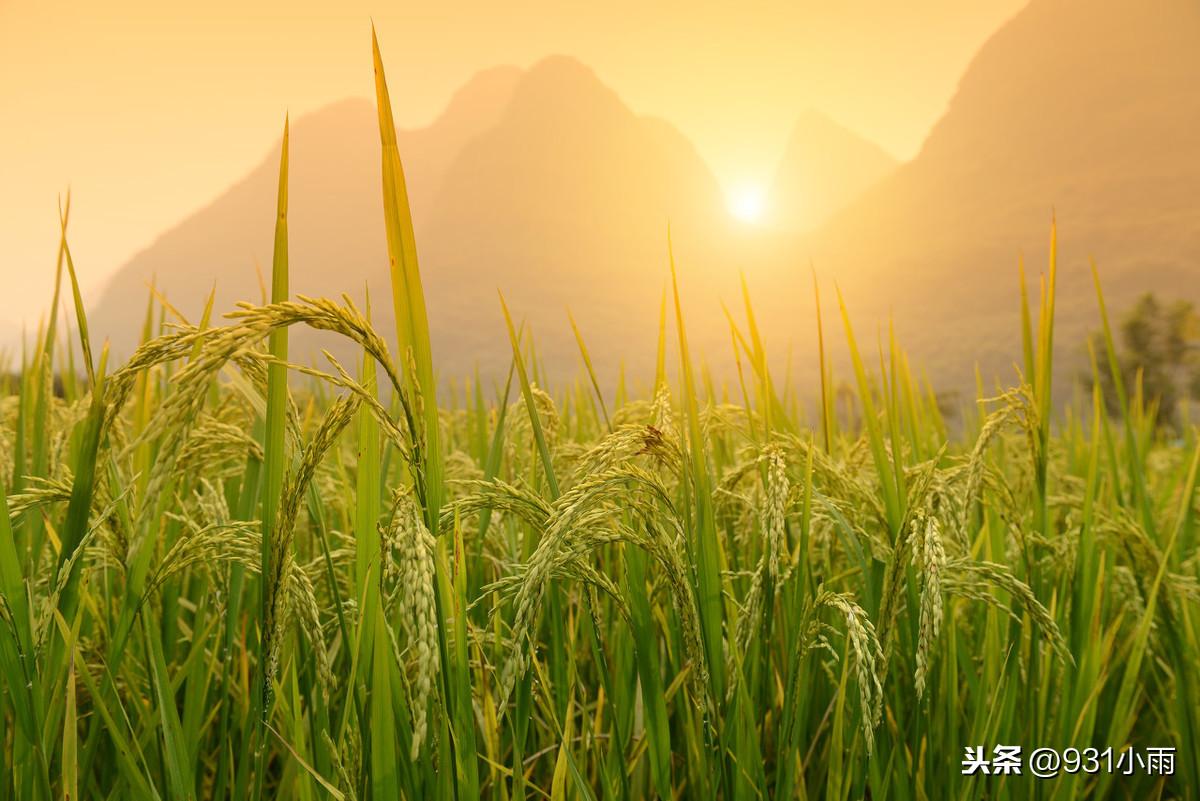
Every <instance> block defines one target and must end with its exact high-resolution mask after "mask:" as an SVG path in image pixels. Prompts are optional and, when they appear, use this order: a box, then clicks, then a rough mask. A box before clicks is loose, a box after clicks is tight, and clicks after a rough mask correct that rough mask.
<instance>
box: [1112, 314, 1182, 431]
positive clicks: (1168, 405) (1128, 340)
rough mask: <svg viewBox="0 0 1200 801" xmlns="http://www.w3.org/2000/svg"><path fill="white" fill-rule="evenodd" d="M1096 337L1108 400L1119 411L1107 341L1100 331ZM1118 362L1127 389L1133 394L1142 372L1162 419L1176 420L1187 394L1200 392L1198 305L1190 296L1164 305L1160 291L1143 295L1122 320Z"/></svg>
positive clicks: (1146, 393) (1166, 422) (1163, 422)
mask: <svg viewBox="0 0 1200 801" xmlns="http://www.w3.org/2000/svg"><path fill="white" fill-rule="evenodd" d="M1093 342H1094V344H1095V346H1096V356H1097V358H1098V359H1100V385H1101V390H1102V392H1103V395H1104V399H1105V403H1106V404H1107V406H1108V408H1109V410H1110V411H1112V412H1117V411H1118V408H1117V407H1118V400H1117V393H1116V389H1115V387H1113V379H1112V372H1111V371H1110V370H1109V369H1108V368H1107V364H1106V362H1107V357H1106V356H1105V351H1104V342H1103V340H1102V339H1100V338H1099V337H1094V339H1093ZM1117 363H1118V366H1119V369H1120V372H1121V380H1122V381H1123V382H1124V384H1125V388H1126V391H1127V392H1129V393H1130V395H1131V396H1132V393H1133V391H1134V387H1135V386H1136V382H1137V378H1138V374H1139V373H1140V374H1141V382H1142V393H1143V395H1144V397H1145V399H1146V402H1147V404H1149V403H1151V402H1154V403H1157V405H1158V406H1157V416H1158V423H1159V424H1160V425H1170V424H1173V423H1174V422H1175V418H1176V413H1177V411H1178V408H1179V403H1180V401H1181V400H1184V399H1197V398H1200V316H1198V315H1197V313H1196V309H1195V307H1194V306H1193V305H1192V304H1191V303H1189V302H1188V301H1184V300H1178V301H1175V302H1174V303H1172V304H1170V305H1169V306H1164V305H1163V304H1162V303H1161V302H1160V301H1159V300H1158V298H1156V297H1155V296H1154V294H1152V293H1146V294H1145V295H1142V297H1141V298H1139V299H1138V301H1137V303H1135V304H1134V306H1133V308H1132V309H1130V310H1129V312H1128V313H1127V314H1126V315H1125V318H1124V319H1123V320H1122V321H1121V325H1120V342H1119V344H1118V345H1117Z"/></svg>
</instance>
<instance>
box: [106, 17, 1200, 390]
mask: <svg viewBox="0 0 1200 801" xmlns="http://www.w3.org/2000/svg"><path fill="white" fill-rule="evenodd" d="M1197 41H1200V9H1198V8H1197V7H1196V6H1195V5H1193V4H1191V3H1187V2H1183V0H1148V2H1146V3H1134V2H1128V0H1100V1H1099V2H1084V0H1032V2H1031V3H1030V4H1029V5H1028V6H1027V7H1026V8H1025V9H1023V10H1022V11H1021V12H1020V13H1018V14H1017V15H1016V16H1015V17H1013V18H1012V19H1011V20H1010V21H1009V22H1008V23H1006V24H1005V25H1004V26H1002V27H1001V28H1000V29H999V30H998V31H997V32H996V33H995V34H994V35H993V36H992V37H991V38H990V39H989V40H988V41H987V42H986V43H985V44H984V45H983V46H982V47H981V49H980V50H979V52H978V53H977V55H976V57H975V58H974V59H973V60H972V62H971V63H970V65H969V66H968V68H967V70H966V72H965V73H964V75H963V77H962V79H961V81H960V83H959V87H958V90H957V92H956V93H955V95H954V97H953V98H952V99H951V101H950V103H949V104H948V106H947V109H946V112H945V114H944V115H943V116H942V118H941V119H940V120H939V121H938V122H937V124H936V125H935V126H934V127H933V129H932V130H931V133H930V135H929V137H928V138H927V140H926V142H925V143H924V144H923V146H922V148H921V149H920V151H919V153H918V154H917V156H916V157H915V158H914V159H912V160H911V161H909V162H907V163H905V164H901V165H896V164H895V162H894V160H893V159H892V158H891V157H890V156H889V155H888V154H887V153H886V152H884V151H883V150H882V149H880V148H878V147H877V146H875V145H874V144H872V143H870V142H869V141H866V140H864V139H863V138H862V137H859V136H857V135H855V134H853V133H852V132H849V131H847V130H846V129H845V128H843V127H842V126H840V125H838V124H837V123H836V122H833V121H831V120H828V119H827V118H825V117H824V116H823V115H821V114H820V113H818V112H806V113H804V114H801V115H799V117H798V120H797V124H796V127H795V130H794V132H793V135H792V137H791V138H790V140H789V144H788V146H787V148H786V149H785V153H784V154H783V155H782V157H781V160H780V165H779V169H778V172H777V176H776V179H775V181H774V183H773V184H772V186H771V189H770V198H771V200H770V204H771V208H772V211H771V217H770V219H769V220H767V221H766V224H765V225H763V226H762V227H759V228H749V227H746V226H742V225H738V224H734V223H733V222H732V221H731V220H730V218H729V215H728V212H727V211H726V209H725V202H724V198H723V194H722V192H721V188H720V187H719V185H718V184H717V182H716V180H715V178H714V177H713V175H712V173H711V171H710V170H709V169H708V167H707V165H706V164H705V163H704V161H703V160H702V159H701V158H700V156H699V155H698V154H697V152H696V151H695V148H694V147H693V146H692V145H691V143H690V142H689V141H688V140H687V139H686V137H684V136H683V135H682V134H681V133H680V132H679V131H678V130H676V129H675V128H674V127H672V126H671V125H670V124H668V123H666V122H664V121H662V120H659V119H656V118H653V117H647V116H642V115H638V114H635V113H633V112H632V111H630V110H629V109H628V107H627V106H625V104H624V103H623V102H622V101H621V99H620V98H619V97H618V96H617V95H616V93H614V92H613V91H612V90H611V89H610V88H608V87H607V86H605V85H604V84H603V83H602V82H601V81H600V80H599V79H598V78H597V76H596V75H595V74H594V73H593V72H592V71H591V70H590V69H589V68H587V67H586V66H585V65H583V64H581V63H580V62H578V61H577V60H575V59H572V58H569V57H564V56H553V57H550V58H547V59H544V60H543V61H541V62H538V63H537V64H535V65H533V66H532V67H530V68H528V69H525V70H520V69H516V68H498V69H496V70H488V71H485V72H483V73H480V75H478V76H476V78H475V79H473V80H472V81H471V82H469V83H468V84H467V85H466V86H464V88H463V89H462V90H460V91H459V92H458V93H456V95H455V97H454V99H453V100H452V101H451V103H450V104H449V106H448V107H447V110H446V112H445V113H443V114H442V115H441V116H440V117H439V118H438V119H437V120H435V122H434V123H432V124H431V125H429V126H427V127H425V128H422V129H419V130H410V131H404V132H401V134H400V150H401V158H402V159H403V161H404V167H405V171H406V177H407V181H408V188H409V194H410V198H411V205H412V208H413V215H414V225H415V228H416V235H417V242H418V250H419V255H420V259H421V271H422V278H423V281H424V284H425V289H426V294H427V296H428V297H427V300H428V307H429V311H430V321H431V328H432V336H433V344H434V351H435V360H436V362H437V364H438V366H439V370H440V371H441V372H442V373H443V375H444V376H446V377H452V376H461V375H464V374H466V373H467V372H469V371H470V370H471V369H472V368H473V367H474V365H476V364H479V365H481V366H482V367H483V368H484V370H485V372H489V373H491V374H493V375H494V374H496V373H503V371H504V370H505V369H506V367H507V364H508V359H509V355H510V354H509V348H508V343H507V339H506V336H505V335H504V331H503V323H502V318H501V317H500V313H499V301H498V298H497V296H496V290H497V288H499V289H501V290H503V292H504V293H505V298H506V300H507V301H508V303H509V306H510V308H512V310H513V312H514V315H516V316H517V317H519V318H521V319H524V320H525V321H526V322H527V323H528V324H529V325H530V327H531V328H532V330H533V332H534V335H535V337H536V341H537V348H538V354H539V357H540V358H541V359H542V360H543V362H544V363H545V366H546V367H547V369H548V373H549V374H550V375H552V376H557V377H559V378H567V377H570V376H571V375H574V374H575V373H576V371H577V369H578V363H579V360H578V355H577V351H576V345H575V342H574V339H573V337H572V335H571V332H570V328H569V326H568V324H567V322H566V311H567V309H568V308H569V309H570V310H571V312H572V313H573V314H574V316H575V317H576V319H577V320H578V322H579V323H580V327H581V329H582V330H583V333H584V335H585V336H586V337H587V338H588V342H589V347H590V350H591V353H592V356H593V358H594V359H595V360H596V361H597V368H598V369H599V370H600V371H601V373H602V375H603V376H604V377H605V378H606V379H608V378H611V376H613V375H615V370H616V369H617V367H618V364H619V363H620V362H619V361H618V360H622V359H623V360H624V362H623V363H624V364H626V365H627V366H629V367H630V368H632V369H635V370H637V369H643V370H644V369H647V368H649V367H650V366H652V364H653V355H654V354H653V342H654V337H655V333H656V331H657V318H658V311H659V303H660V300H661V298H662V293H663V290H664V284H665V281H666V279H667V276H668V273H667V264H668V258H667V228H668V224H669V225H670V230H671V238H672V241H673V244H674V252H675V257H676V263H677V265H678V266H679V270H680V280H681V286H682V289H683V292H684V301H685V308H686V312H687V317H688V325H689V337H690V338H692V339H693V344H694V346H696V348H697V350H699V351H701V352H703V353H705V354H706V357H707V358H708V359H709V360H710V364H712V365H715V367H714V369H715V371H716V372H720V368H721V366H722V365H725V366H728V364H729V360H730V359H731V356H730V354H729V353H728V352H729V349H730V348H729V341H730V339H729V329H728V323H727V322H726V321H725V317H724V313H723V311H722V307H721V301H722V300H723V301H725V302H726V303H728V304H729V305H730V306H731V307H739V306H740V297H739V289H738V286H737V283H738V273H739V271H744V273H745V275H746V277H747V280H748V283H749V286H750V289H751V292H752V294H753V297H754V301H755V305H756V312H757V314H758V317H759V324H760V327H761V328H762V330H763V333H764V335H765V336H766V337H767V340H768V346H769V349H770V350H771V351H772V352H773V353H774V354H777V355H776V358H783V356H781V355H778V354H786V353H787V352H788V351H789V349H791V351H792V352H794V354H795V357H794V361H795V362H796V365H795V367H796V369H795V370H794V372H793V375H794V377H795V378H797V380H799V381H800V382H801V384H802V385H806V382H809V380H810V379H811V378H812V377H813V376H815V369H813V368H812V365H811V364H810V363H811V362H814V361H815V359H813V358H811V356H812V354H814V353H815V347H816V346H815V326H814V315H813V301H812V283H811V282H812V273H811V272H810V266H811V267H813V268H815V270H816V273H817V275H818V277H819V278H820V279H821V281H822V284H823V286H825V287H826V291H827V293H828V294H827V297H826V303H828V302H829V300H828V295H832V291H831V290H832V286H831V284H832V282H833V281H836V282H837V284H838V286H839V287H840V289H841V291H842V293H843V295H844V297H845V298H846V301H847V303H848V305H849V307H850V310H851V312H852V315H853V317H854V319H855V321H856V322H857V323H858V324H859V325H860V327H862V328H863V331H862V332H860V333H861V334H863V336H864V338H865V339H866V341H872V340H873V339H874V337H873V334H874V331H875V330H876V326H877V325H882V324H885V323H886V321H887V320H889V319H890V320H894V322H895V325H896V329H897V333H898V335H899V338H900V341H901V343H902V344H903V345H905V346H906V347H907V349H908V350H909V351H910V353H911V354H912V357H913V360H914V362H915V363H916V364H918V365H925V366H927V367H928V368H929V375H930V377H931V378H932V379H933V380H934V382H935V383H936V384H939V385H948V386H956V387H962V388H969V387H971V386H973V378H974V370H975V366H976V365H977V364H978V365H979V366H980V368H981V370H982V372H983V374H984V376H985V377H986V378H988V380H989V381H990V378H991V377H992V376H998V377H1000V378H1001V379H1002V380H1004V381H1011V380H1012V379H1013V377H1014V376H1013V373H1012V366H1013V364H1014V363H1015V362H1016V361H1017V360H1018V359H1017V356H1018V354H1019V343H1018V338H1019V327H1018V324H1019V317H1018V315H1019V305H1018V299H1017V287H1018V280H1017V276H1018V273H1017V263H1018V259H1019V258H1020V257H1022V255H1023V256H1024V261H1025V266H1026V272H1027V274H1028V275H1029V279H1030V291H1031V294H1032V295H1033V297H1034V298H1035V299H1036V296H1037V291H1038V290H1037V274H1038V272H1040V271H1042V270H1044V269H1045V264H1046V261H1047V245H1048V241H1049V229H1050V221H1051V215H1052V212H1056V213H1057V219H1058V223H1059V246H1060V250H1059V276H1060V285H1059V302H1058V324H1059V327H1060V333H1059V336H1058V337H1057V342H1058V343H1059V344H1060V347H1062V348H1064V349H1067V348H1071V347H1078V345H1079V343H1080V342H1081V341H1082V338H1083V336H1084V334H1085V333H1086V332H1087V331H1088V330H1090V329H1092V328H1094V327H1095V326H1096V324H1097V318H1096V310H1095V296H1094V292H1093V291H1092V289H1091V286H1090V278H1089V274H1088V257H1089V256H1092V255H1094V256H1095V257H1096V259H1097V262H1098V265H1099V270H1100V274H1101V277H1102V280H1103V282H1104V286H1105V290H1106V293H1107V295H1108V300H1109V305H1110V308H1111V309H1113V310H1114V311H1119V310H1120V309H1122V308H1124V307H1126V306H1127V305H1129V304H1130V303H1131V302H1132V299H1133V298H1134V297H1135V296H1136V295H1137V294H1138V293H1140V292H1142V291H1144V290H1152V289H1157V290H1159V291H1160V292H1161V293H1162V294H1163V295H1165V296H1180V295H1183V296H1188V297H1193V296H1195V295H1196V294H1197V293H1196V292H1195V290H1193V289H1192V288H1191V287H1193V286H1195V282H1194V280H1191V279H1194V277H1195V276H1196V275H1197V271H1198V268H1200V201H1197V199H1196V192H1195V187H1196V186H1197V185H1200V139H1198V138H1197V137H1196V136H1195V135H1194V134H1195V131H1196V130H1197V129H1198V124H1200V49H1197V48H1194V47H1192V46H1191V45H1192V43H1194V42H1197ZM1065 42H1069V43H1070V46H1069V47H1067V46H1064V43H1065ZM378 148H379V145H378V133H377V121H376V118H375V111H374V108H373V105H372V104H371V103H369V102H367V101H358V100H351V101H345V102H343V103H338V104H335V105H333V106H330V107H328V108H326V109H323V110H321V111H319V112H316V113H314V114H312V115H306V116H304V117H301V118H299V119H297V120H296V121H295V122H294V124H293V127H292V154H291V159H290V162H291V177H290V183H291V214H290V220H289V230H290V234H291V248H290V250H291V264H292V281H291V285H292V291H293V294H299V293H304V294H313V295H325V296H331V297H337V296H339V295H340V294H341V293H342V292H349V293H350V294H351V295H352V296H354V297H355V298H356V300H358V299H360V298H361V297H362V292H363V287H364V286H367V285H369V286H370V288H371V292H372V297H373V298H374V299H375V302H374V304H373V308H374V309H375V312H376V323H377V325H379V326H380V327H381V328H382V329H385V330H387V331H390V330H391V328H390V326H391V321H390V313H391V312H390V309H391V304H390V302H385V301H386V299H387V298H388V297H389V295H390V288H389V284H388V279H387V273H386V249H385V243H384V235H383V224H382V213H381V208H380V207H381V203H380V184H379V181H380V179H379V150H378ZM277 169H278V153H277V150H276V151H275V152H273V153H271V154H269V155H268V157H267V158H266V159H265V160H264V162H263V164H262V165H260V167H259V168H257V169H256V170H254V171H252V172H251V173H250V174H249V175H248V176H246V177H245V178H244V179H242V180H241V181H239V182H238V183H236V184H235V185H233V186H232V187H231V188H230V189H229V190H228V191H227V192H226V193H225V194H224V195H222V196H221V197H220V198H218V199H217V200H216V201H214V202H213V203H212V204H210V205H209V206H208V207H206V208H204V209H202V210H200V211H199V212H197V213H196V214H194V215H192V216H191V217H189V218H188V219H186V220H184V221H183V222H182V223H181V224H180V225H179V226H177V227H176V228H174V229H172V230H170V231H168V232H166V233H164V234H163V236H162V237H160V238H159V239H158V240H157V241H156V242H155V243H154V244H153V245H152V246H151V247H150V248H148V249H147V250H146V251H144V252H143V253H141V254H139V255H138V256H137V257H136V258H135V259H133V260H132V261H131V262H130V263H129V264H127V265H126V266H125V267H124V268H122V270H121V271H120V272H119V273H118V274H117V276H116V277H114V279H113V280H112V282H111V283H110V285H109V288H108V290H107V291H106V293H105V295H104V297H103V298H102V300H101V301H100V303H99V304H98V305H97V306H96V307H95V308H94V309H93V313H92V314H93V316H92V327H93V330H95V331H106V332H108V333H110V334H112V335H114V340H115V342H117V343H118V348H117V350H118V352H122V351H124V352H125V353H128V350H129V349H131V348H132V345H133V343H134V341H135V340H134V339H133V336H134V335H135V333H136V329H137V328H138V327H139V326H138V325H136V324H132V325H131V324H130V321H131V320H133V319H136V320H139V321H140V319H141V315H140V312H139V313H138V314H131V313H130V309H143V308H144V304H145V289H144V285H145V283H147V282H148V281H149V279H150V277H151V275H155V276H156V280H157V283H158V286H159V287H160V288H161V289H162V290H163V291H164V292H165V294H166V295H167V297H168V298H169V299H171V300H172V301H173V302H176V303H177V305H181V307H182V308H185V309H190V310H191V313H193V314H195V313H197V312H198V310H199V306H200V304H201V303H202V300H203V298H204V297H205V295H206V294H207V292H208V289H209V287H210V286H211V285H212V282H213V281H214V280H217V286H218V301H217V307H218V308H219V309H227V308H229V307H230V306H231V305H232V303H233V301H234V300H241V299H247V298H249V299H257V298H258V297H259V289H258V279H257V277H256V275H255V271H254V263H255V260H257V261H258V263H260V264H262V265H269V264H270V249H271V234H272V219H273V210H274V197H275V181H276V178H277ZM822 220H824V222H821V221H822ZM814 226H815V227H814ZM264 269H266V268H265V267H264ZM183 301H186V303H187V304H190V307H189V306H185V305H184V304H183V303H182V302H183ZM827 311H831V310H827ZM834 317H835V315H832V314H827V319H832V318H834ZM830 333H831V332H827V341H828V342H832V343H834V344H833V349H834V350H835V351H837V350H839V349H840V346H839V345H838V344H837V343H840V342H841V341H842V340H841V337H840V336H836V332H832V333H833V334H834V335H832V336H830V335H828V334H830ZM293 341H294V342H296V343H298V344H297V345H295V346H294V347H293V353H294V354H296V353H299V352H303V351H304V349H305V348H306V347H308V346H307V345H306V344H305V343H306V341H307V340H305V335H304V334H303V333H302V332H300V331H298V330H294V337H293ZM121 345H124V347H123V348H122V347H120V346H121ZM834 355H835V358H836V357H837V354H836V353H835V354H834ZM780 369H783V365H782V364H781V365H780Z"/></svg>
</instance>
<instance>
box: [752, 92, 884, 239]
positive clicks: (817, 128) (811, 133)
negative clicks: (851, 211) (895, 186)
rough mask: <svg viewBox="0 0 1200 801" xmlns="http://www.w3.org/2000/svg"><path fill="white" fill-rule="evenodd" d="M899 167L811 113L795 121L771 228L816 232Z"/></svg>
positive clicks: (772, 201) (775, 190)
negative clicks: (812, 230)
mask: <svg viewBox="0 0 1200 801" xmlns="http://www.w3.org/2000/svg"><path fill="white" fill-rule="evenodd" d="M897 163H898V162H897V161H896V159H894V158H893V157H892V156H891V155H890V154H888V153H887V151H885V150H884V149H883V148H881V147H879V146H878V145H876V144H875V143H874V142H871V141H869V140H867V139H864V138H863V137H861V136H859V135H858V134H856V133H854V132H853V131H850V130H848V129H847V128H844V127H843V126H841V125H840V124H838V123H837V122H835V121H833V120H832V119H830V118H829V117H828V116H826V115H825V114H823V113H821V112H819V111H816V110H815V109H810V110H808V111H806V112H804V113H803V114H802V115H801V116H800V118H799V119H798V120H797V121H796V125H795V127H794V128H793V129H792V135H791V137H790V138H789V139H788V143H787V147H786V148H785V150H784V154H783V158H782V159H780V162H779V167H778V168H777V169H776V172H775V180H774V183H773V184H772V186H771V190H770V193H769V195H768V200H767V203H766V206H767V208H768V209H769V210H770V217H771V219H770V220H769V222H770V223H771V224H772V225H774V226H775V227H777V228H782V229H789V230H793V231H807V230H810V229H813V228H817V227H818V226H820V225H821V224H822V223H824V222H826V221H827V220H828V219H829V217H830V216H832V215H833V214H834V213H835V212H838V211H841V210H842V209H843V208H845V207H846V205H847V204H849V203H850V201H852V200H855V199H857V198H858V196H859V195H861V194H862V193H863V192H864V191H865V190H867V189H869V188H870V187H871V186H873V185H875V184H876V183H878V182H879V181H880V180H881V179H882V178H883V177H884V176H886V175H888V174H889V173H891V172H892V171H893V170H894V169H895V168H896V165H897Z"/></svg>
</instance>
